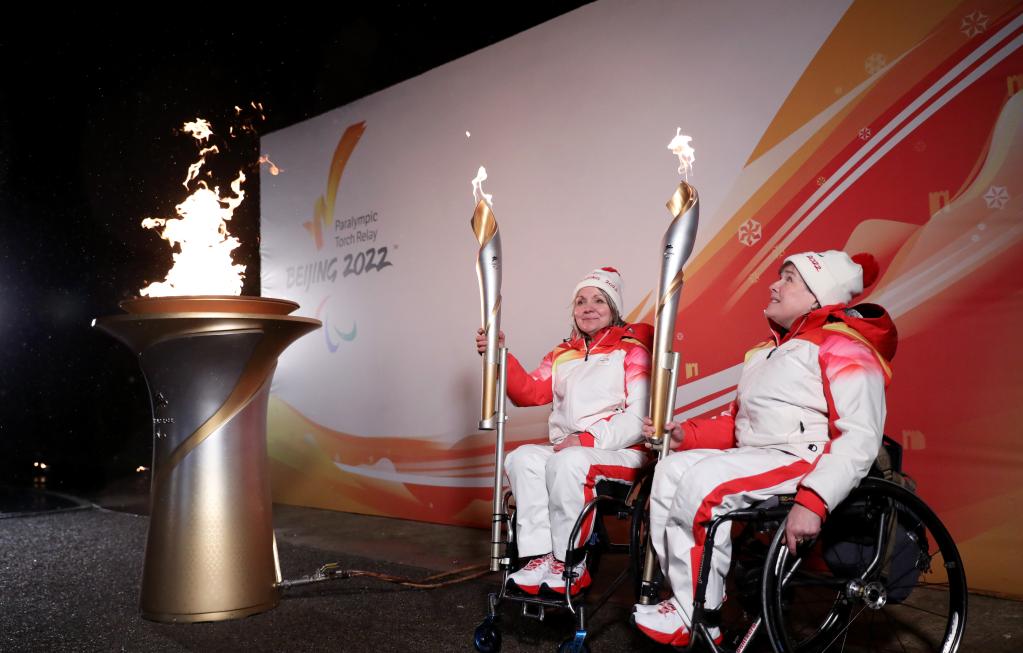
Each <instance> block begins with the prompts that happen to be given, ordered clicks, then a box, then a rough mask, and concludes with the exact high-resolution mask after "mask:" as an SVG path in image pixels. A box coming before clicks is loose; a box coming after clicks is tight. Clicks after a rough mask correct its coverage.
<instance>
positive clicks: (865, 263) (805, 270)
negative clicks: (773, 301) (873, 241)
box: [785, 249, 877, 306]
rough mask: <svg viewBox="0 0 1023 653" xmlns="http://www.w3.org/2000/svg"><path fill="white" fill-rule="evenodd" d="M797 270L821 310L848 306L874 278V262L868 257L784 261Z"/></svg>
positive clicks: (832, 254) (832, 255)
mask: <svg viewBox="0 0 1023 653" xmlns="http://www.w3.org/2000/svg"><path fill="white" fill-rule="evenodd" d="M785 262H786V263H791V264H792V265H794V266H796V269H797V270H799V274H800V276H802V277H803V281H805V282H806V286H807V287H808V288H809V289H810V292H812V293H813V295H814V297H816V298H817V301H818V302H819V303H820V305H821V306H829V305H831V304H848V303H849V301H850V300H852V298H853V297H855V296H856V295H859V294H860V293H861V292H863V289H864V288H865V287H867V286H869V285H870V284H872V283H873V282H874V280H875V279H876V278H877V262H876V261H875V260H874V257H873V256H871V255H870V254H857V255H855V256H853V257H850V256H849V255H848V254H846V253H845V252H841V251H838V250H834V249H831V250H828V251H826V252H803V253H801V254H793V255H792V256H790V257H788V258H786V259H785Z"/></svg>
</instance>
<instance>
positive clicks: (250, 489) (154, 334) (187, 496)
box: [97, 298, 319, 622]
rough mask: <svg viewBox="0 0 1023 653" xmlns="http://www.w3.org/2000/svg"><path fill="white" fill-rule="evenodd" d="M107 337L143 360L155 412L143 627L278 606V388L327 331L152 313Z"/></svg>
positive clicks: (307, 323)
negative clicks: (273, 461) (273, 395)
mask: <svg viewBox="0 0 1023 653" xmlns="http://www.w3.org/2000/svg"><path fill="white" fill-rule="evenodd" d="M217 299H219V300H223V298H217ZM253 300H257V302H256V303H255V304H253ZM258 300H259V298H245V299H243V300H241V301H239V302H238V303H237V304H236V305H235V306H234V308H239V309H243V310H246V311H247V310H250V309H251V308H252V307H253V306H258V305H259V304H260V303H262V302H259V301H258ZM218 303H220V304H221V305H223V304H224V302H223V301H219V302H218ZM97 326H98V327H99V328H101V329H103V330H104V331H106V332H108V333H110V334H111V335H113V336H114V337H116V338H118V339H119V340H121V341H122V342H124V343H125V344H126V345H128V346H129V347H130V348H132V349H133V350H134V351H136V353H138V355H139V362H140V364H141V366H142V371H143V374H144V375H145V377H146V383H147V384H148V386H149V391H150V395H151V397H150V398H151V400H152V405H153V437H154V447H153V481H152V489H151V503H152V507H151V510H152V519H151V522H150V528H149V534H148V538H147V543H146V554H145V565H144V568H143V574H142V593H141V601H140V604H141V610H142V614H143V616H144V617H146V618H148V619H152V620H156V621H176V622H191V621H217V620H225V619H234V618H239V617H243V616H246V615H249V614H253V613H256V612H261V611H263V610H267V609H270V608H272V607H274V606H275V605H276V604H277V600H278V597H277V591H276V589H275V583H276V581H277V568H276V560H275V556H274V542H273V529H272V526H271V517H272V511H271V499H270V484H269V477H268V473H267V454H266V409H267V401H268V397H269V388H270V380H271V378H272V376H273V371H274V369H275V367H276V364H277V357H278V356H279V355H280V353H281V352H282V351H284V349H285V348H286V347H287V346H288V345H289V344H291V343H292V342H293V341H294V340H296V339H297V338H299V337H301V336H302V335H304V334H306V333H308V332H309V331H312V330H313V329H315V328H317V327H318V326H319V322H318V321H316V320H311V319H309V318H300V317H290V316H285V315H280V314H277V315H274V314H270V315H262V316H260V315H253V314H248V313H242V312H237V311H230V310H226V311H224V312H222V313H191V314H190V313H160V312H148V313H147V312H143V313H140V314H135V315H121V316H114V317H108V318H103V319H101V320H97Z"/></svg>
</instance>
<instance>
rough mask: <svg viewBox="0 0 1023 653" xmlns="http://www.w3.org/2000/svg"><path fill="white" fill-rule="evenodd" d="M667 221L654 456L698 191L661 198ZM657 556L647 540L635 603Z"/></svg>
mask: <svg viewBox="0 0 1023 653" xmlns="http://www.w3.org/2000/svg"><path fill="white" fill-rule="evenodd" d="M667 206H668V211H670V212H671V215H672V221H671V224H670V225H668V229H667V230H666V231H665V232H664V238H663V239H662V240H661V249H662V251H663V257H664V258H663V260H662V261H661V278H660V281H659V282H658V286H657V309H656V311H655V313H654V349H653V352H652V357H653V361H652V366H651V367H652V369H651V375H652V378H651V380H650V419H651V420H652V421H653V423H654V424H653V426H654V432H653V435H652V436H651V437H650V438H649V439H650V441H651V442H652V443H653V444H654V446H655V447H657V458H658V460H660V459H661V458H663V457H664V456H665V454H667V452H668V448H669V447H670V444H671V439H670V438H666V437H664V424H665V423H666V422H667V421H668V420H669V419H670V418H671V417H673V416H674V413H675V391H676V388H677V387H678V367H679V355H678V353H676V352H675V351H673V347H672V346H673V344H674V343H673V341H674V339H675V318H676V317H677V316H678V298H679V295H680V294H681V291H682V284H683V273H682V266H684V265H685V263H686V261H687V260H689V256H690V255H691V254H692V253H693V245H694V244H695V242H696V228H697V227H698V226H699V223H700V197H699V195H698V194H697V193H696V189H695V188H693V187H692V186H690V185H689V184H688V183H687V182H684V181H682V182H679V185H678V188H677V189H675V193H674V194H673V195H672V196H671V199H670V200H668V203H667ZM656 567H657V556H656V554H655V553H654V547H653V546H651V545H650V543H649V542H648V543H647V548H646V559H645V561H644V564H643V578H642V581H641V583H640V599H639V601H640V603H642V604H644V605H650V604H652V603H654V602H656V600H657V593H658V588H657V587H656V586H655V585H654V582H653V578H654V570H655V569H656Z"/></svg>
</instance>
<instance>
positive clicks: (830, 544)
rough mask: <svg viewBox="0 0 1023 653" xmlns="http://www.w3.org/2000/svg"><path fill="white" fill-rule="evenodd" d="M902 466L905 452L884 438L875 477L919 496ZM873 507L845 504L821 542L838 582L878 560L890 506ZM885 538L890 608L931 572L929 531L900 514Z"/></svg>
mask: <svg viewBox="0 0 1023 653" xmlns="http://www.w3.org/2000/svg"><path fill="white" fill-rule="evenodd" d="M901 467H902V447H901V446H899V444H898V443H897V442H895V441H894V440H892V439H891V438H889V437H888V436H884V441H883V442H882V445H881V450H880V452H879V453H878V457H877V460H876V461H875V462H874V466H873V469H871V472H870V475H871V476H876V477H879V478H883V479H885V480H887V481H891V482H892V483H895V484H897V485H899V486H901V487H904V488H906V489H907V490H909V491H910V492H915V491H916V482H915V481H914V480H913V479H912V478H910V477H909V476H908V475H906V474H904V473H903V472H902V470H901ZM868 503H869V499H858V500H856V501H846V502H844V503H843V504H842V505H841V506H839V508H838V510H837V511H836V512H835V514H833V515H831V516H830V517H828V520H829V521H832V520H834V521H833V524H834V526H833V527H832V528H830V529H826V531H825V533H826V535H825V540H824V541H823V542H822V545H823V553H824V561H825V562H826V563H827V565H828V568H829V569H830V570H831V572H832V573H833V574H835V575H836V576H838V577H849V578H851V577H854V576H858V575H859V574H860V573H862V571H863V570H864V569H865V568H866V567H867V565H869V564H870V562H871V561H872V560H873V559H874V553H875V549H876V547H877V528H878V519H879V515H880V514H881V513H882V512H885V507H884V506H880V505H868ZM886 539H887V546H886V551H884V552H883V554H884V555H883V558H882V560H883V561H884V567H883V568H882V570H881V578H880V580H881V581H882V582H883V583H884V584H885V588H886V590H887V594H888V603H901V602H902V601H904V600H905V599H906V598H907V597H908V596H909V594H910V592H912V590H913V588H914V587H915V586H916V584H917V580H918V579H919V577H920V573H921V572H922V571H924V570H925V569H926V568H927V561H928V559H929V558H928V555H927V552H928V542H927V541H926V539H927V535H926V529H925V528H924V527H923V526H922V524H920V522H919V520H917V518H916V517H915V516H914V515H912V514H909V513H906V512H905V511H898V513H897V519H896V520H895V521H894V523H892V524H891V526H890V529H889V532H888V537H887V538H886Z"/></svg>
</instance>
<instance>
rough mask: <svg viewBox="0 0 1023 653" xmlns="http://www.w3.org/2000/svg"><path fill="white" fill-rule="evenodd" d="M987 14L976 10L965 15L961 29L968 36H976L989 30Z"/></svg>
mask: <svg viewBox="0 0 1023 653" xmlns="http://www.w3.org/2000/svg"><path fill="white" fill-rule="evenodd" d="M987 21H988V17H987V14H985V13H983V12H981V11H975V12H973V13H972V14H967V15H966V16H963V22H962V23H961V24H960V25H959V31H960V32H962V33H963V34H965V35H966V36H967V37H974V36H976V35H978V34H980V33H981V32H984V31H986V30H987Z"/></svg>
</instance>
